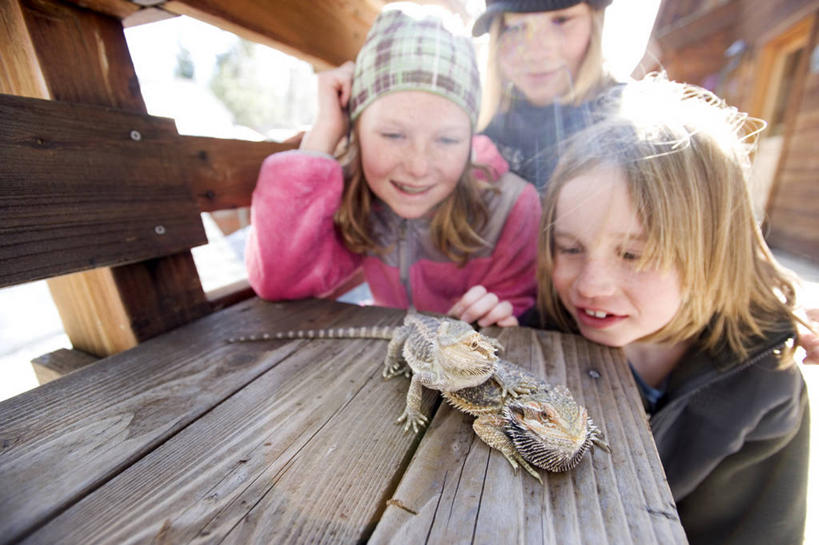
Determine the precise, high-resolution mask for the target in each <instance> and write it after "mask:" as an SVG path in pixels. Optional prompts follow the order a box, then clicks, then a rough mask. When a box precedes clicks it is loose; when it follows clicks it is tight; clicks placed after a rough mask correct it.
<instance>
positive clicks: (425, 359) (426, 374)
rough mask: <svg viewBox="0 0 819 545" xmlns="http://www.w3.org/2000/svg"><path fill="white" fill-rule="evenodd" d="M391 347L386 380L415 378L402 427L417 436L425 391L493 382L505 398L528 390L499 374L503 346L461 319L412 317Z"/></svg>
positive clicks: (459, 388) (385, 363)
mask: <svg viewBox="0 0 819 545" xmlns="http://www.w3.org/2000/svg"><path fill="white" fill-rule="evenodd" d="M399 330H400V331H398V332H396V333H395V335H394V336H393V338H392V340H391V341H390V346H389V347H388V348H387V358H386V359H385V360H384V372H383V376H384V378H392V377H394V376H397V375H402V374H403V375H405V376H411V377H412V379H411V381H410V386H409V390H408V391H407V403H406V407H405V408H404V412H403V414H401V416H400V417H399V418H398V422H399V423H400V422H404V421H406V424H405V425H404V430H405V431H409V429H410V428H412V430H413V432H415V433H417V432H418V430H419V429H420V428H421V427H422V426H424V425H425V424H426V422H427V417H426V416H424V415H423V414H422V413H421V395H422V393H423V387H427V388H430V389H433V390H438V391H440V392H451V391H455V390H462V389H464V388H472V387H474V386H477V385H479V384H483V383H484V382H486V381H487V380H489V379H490V378H494V379H495V380H494V382H496V383H497V385H498V387H499V388H500V392H501V394H502V395H503V396H507V395H512V396H517V395H519V394H521V393H526V392H528V391H529V388H527V387H526V385H521V384H517V383H515V382H510V381H507V380H504V377H502V376H499V375H498V374H497V373H496V372H495V371H496V364H497V362H498V361H499V360H498V357H497V355H496V351H497V350H501V349H502V348H503V346H502V345H501V344H500V343H499V342H498V341H497V339H493V338H491V337H486V336H485V335H482V334H480V333H479V332H477V331H475V330H474V329H473V328H472V326H470V325H469V324H467V323H466V322H463V321H461V320H453V319H451V318H434V317H431V316H425V315H423V314H408V315H407V316H406V318H405V319H404V325H403V326H402V328H399Z"/></svg>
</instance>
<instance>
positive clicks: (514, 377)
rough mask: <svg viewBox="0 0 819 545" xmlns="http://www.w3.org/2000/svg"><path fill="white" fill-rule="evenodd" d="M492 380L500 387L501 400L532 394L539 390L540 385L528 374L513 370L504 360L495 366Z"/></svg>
mask: <svg viewBox="0 0 819 545" xmlns="http://www.w3.org/2000/svg"><path fill="white" fill-rule="evenodd" d="M492 378H493V379H494V380H495V382H496V383H497V384H498V386H500V389H501V398H502V399H506V397H507V396H510V395H511V396H512V397H518V396H520V395H525V394H531V393H532V392H534V391H535V390H537V388H538V386H539V384H538V381H537V379H536V378H534V377H531V376H529V375H528V374H525V373H521V372H517V371H516V370H514V369H513V368H511V367H509V366H508V365H505V364H504V363H503V360H501V361H499V362H498V363H497V364H496V365H495V372H494V374H493V375H492Z"/></svg>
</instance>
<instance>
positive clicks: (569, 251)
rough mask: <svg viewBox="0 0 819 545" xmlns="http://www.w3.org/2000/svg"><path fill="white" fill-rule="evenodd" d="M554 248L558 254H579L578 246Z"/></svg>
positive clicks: (556, 246)
mask: <svg viewBox="0 0 819 545" xmlns="http://www.w3.org/2000/svg"><path fill="white" fill-rule="evenodd" d="M555 248H556V249H557V252H558V253H559V254H566V255H575V254H579V253H580V252H581V249H580V247H579V246H563V245H561V244H555Z"/></svg>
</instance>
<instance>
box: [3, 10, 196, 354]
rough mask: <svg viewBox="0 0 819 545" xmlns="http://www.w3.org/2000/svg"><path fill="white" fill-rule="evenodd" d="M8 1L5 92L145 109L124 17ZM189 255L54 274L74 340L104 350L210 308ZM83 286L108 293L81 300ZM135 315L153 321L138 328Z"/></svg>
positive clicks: (61, 309) (85, 290) (87, 347)
mask: <svg viewBox="0 0 819 545" xmlns="http://www.w3.org/2000/svg"><path fill="white" fill-rule="evenodd" d="M7 5H8V6H7ZM3 6H4V9H3V16H4V17H6V16H7V19H9V20H10V21H11V22H12V23H13V24H11V25H9V26H8V27H7V28H6V30H8V31H9V33H10V35H9V36H8V37H7V39H8V40H9V42H10V43H12V44H20V46H17V45H15V46H14V48H13V51H14V53H15V54H14V55H10V56H7V55H5V49H4V55H2V56H0V57H1V58H2V64H3V66H4V68H3V72H4V74H9V73H11V74H13V75H14V78H11V79H9V80H8V81H5V82H2V84H0V86H2V89H3V91H4V92H7V93H11V94H17V95H25V96H32V97H39V98H48V99H53V100H59V101H68V102H78V103H84V104H96V105H102V106H113V107H116V108H119V109H123V110H128V111H131V112H136V113H143V114H144V113H145V112H146V109H145V104H144V102H143V101H142V95H141V93H140V90H139V82H138V81H137V77H136V72H135V71H134V67H133V65H132V63H131V57H130V54H129V52H128V46H127V44H126V41H125V36H124V34H123V30H122V23H121V21H120V20H119V19H118V18H114V17H109V16H106V15H103V14H101V13H96V12H94V11H91V10H88V9H83V8H80V7H77V6H75V5H73V4H66V3H63V2H60V1H58V0H10V1H9V2H4V3H3ZM9 63H11V64H12V66H11V67H9V66H7V65H8V64H9ZM0 80H2V78H0ZM32 82H34V83H35V84H32ZM37 82H39V84H37ZM115 179H116V178H115ZM35 213H36V212H35ZM187 253H188V255H187V257H186V256H184V255H181V253H177V254H175V255H173V256H169V257H168V258H166V260H167V262H162V263H159V262H157V261H156V260H151V262H149V263H146V264H145V265H143V264H142V263H132V264H129V265H121V266H119V267H115V268H114V269H111V270H110V271H109V270H104V269H96V270H94V271H93V272H87V273H74V274H72V275H68V276H70V277H71V278H70V280H65V278H66V277H65V276H61V277H56V278H51V279H50V280H48V283H49V288H50V290H51V292H52V295H53V297H54V302H55V304H56V306H57V308H58V310H59V312H60V316H61V317H62V319H63V325H64V327H65V329H66V332H68V334H69V338H70V339H71V342H72V344H73V345H74V346H75V347H78V348H81V349H83V350H85V351H88V352H91V353H94V354H95V355H97V356H106V355H110V354H112V353H114V352H117V351H119V350H123V349H126V348H130V347H132V346H134V345H136V343H138V342H139V341H142V340H145V339H146V338H148V337H149V336H150V335H152V334H155V333H156V332H158V331H167V330H169V329H172V328H174V327H177V326H179V325H181V324H183V323H187V322H188V321H190V320H192V319H194V318H197V317H199V316H202V315H204V314H206V313H207V312H209V310H210V309H209V308H208V305H207V301H206V299H205V294H204V292H203V291H202V288H201V286H200V285H199V280H198V275H197V272H196V267H195V264H194V262H193V259H192V258H191V256H190V252H187ZM58 257H59V256H58ZM146 280H148V281H149V282H147V283H146V282H145V281H146ZM125 290H130V292H126V291H125ZM77 292H79V293H83V294H100V293H105V294H108V295H110V297H107V298H106V299H104V300H101V299H100V298H99V297H98V296H94V297H85V298H80V297H77ZM149 313H152V314H150V315H149ZM132 317H135V318H134V319H138V320H139V321H140V322H141V323H147V324H149V327H146V328H143V329H139V328H135V327H133V326H132V322H133V319H132Z"/></svg>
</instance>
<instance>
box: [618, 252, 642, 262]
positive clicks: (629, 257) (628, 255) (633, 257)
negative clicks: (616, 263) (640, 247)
mask: <svg viewBox="0 0 819 545" xmlns="http://www.w3.org/2000/svg"><path fill="white" fill-rule="evenodd" d="M621 257H622V258H623V259H625V260H626V261H638V260H639V259H640V254H638V253H635V252H623V253H622V255H621Z"/></svg>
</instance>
